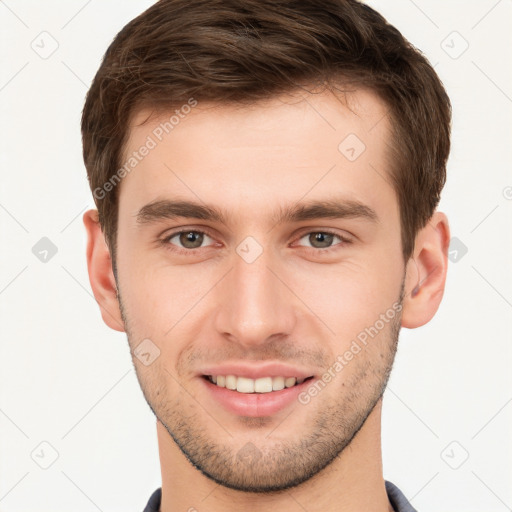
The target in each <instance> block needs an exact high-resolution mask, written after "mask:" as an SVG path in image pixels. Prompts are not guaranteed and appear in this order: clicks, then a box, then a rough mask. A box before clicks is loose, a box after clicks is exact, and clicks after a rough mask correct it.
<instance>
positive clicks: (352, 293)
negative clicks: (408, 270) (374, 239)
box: [287, 250, 402, 340]
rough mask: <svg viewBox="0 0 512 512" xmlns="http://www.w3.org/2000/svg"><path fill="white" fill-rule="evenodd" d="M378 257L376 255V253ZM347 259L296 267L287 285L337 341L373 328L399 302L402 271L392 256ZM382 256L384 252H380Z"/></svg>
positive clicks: (290, 274)
mask: <svg viewBox="0 0 512 512" xmlns="http://www.w3.org/2000/svg"><path fill="white" fill-rule="evenodd" d="M376 254H377V253H376ZM376 254H375V255H365V257H364V258H363V257H358V258H355V257H354V258H352V259H350V258H347V259H346V260H345V261H342V262H340V263H338V264H336V265H312V264H308V265H305V264H304V263H301V264H300V265H296V266H295V267H294V268H293V269H292V270H291V271H290V272H289V273H288V274H287V275H288V280H287V282H288V283H290V287H291V288H292V289H293V290H297V294H298V295H299V297H300V299H301V300H302V301H303V303H304V304H305V305H307V307H308V308H309V309H310V310H311V311H313V312H314V313H315V314H316V315H317V316H318V318H319V319H320V320H321V321H323V322H325V324H327V325H328V326H329V327H330V328H331V329H332V331H334V333H335V334H336V337H337V338H338V339H340V340H349V339H352V337H354V336H355V335H357V334H358V333H359V332H360V331H361V330H363V329H364V328H365V327H367V326H370V325H373V324H374V323H375V322H376V321H377V320H378V319H379V318H380V315H381V314H385V313H386V311H388V310H389V309H390V308H392V307H393V304H395V302H396V301H397V300H398V297H399V292H400V286H401V280H402V269H401V267H400V265H396V264H394V263H391V262H396V261H397V260H396V258H394V257H391V255H389V256H387V257H385V256H383V257H377V256H376ZM380 254H381V255H383V254H385V251H384V250H382V251H380Z"/></svg>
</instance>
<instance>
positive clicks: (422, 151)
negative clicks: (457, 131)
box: [82, 0, 451, 261]
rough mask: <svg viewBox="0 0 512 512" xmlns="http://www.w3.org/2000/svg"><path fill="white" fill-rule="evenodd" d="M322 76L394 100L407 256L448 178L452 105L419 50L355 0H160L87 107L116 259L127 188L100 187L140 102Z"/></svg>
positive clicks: (92, 177)
mask: <svg viewBox="0 0 512 512" xmlns="http://www.w3.org/2000/svg"><path fill="white" fill-rule="evenodd" d="M322 84H324V85H326V84H327V85H328V86H329V87H331V86H334V87H335V88H336V86H339V85H342V86H344V87H347V86H349V87H352V88H357V87H365V88H370V89H371V90H372V91H374V92H376V93H377V94H378V95H379V97H380V98H381V99H382V100H383V101H384V102H385V104H386V106H387V108H388V109H389V110H388V112H389V117H390V120H391V127H392V143H391V144H390V146H391V147H392V150H393V162H392V166H391V167H392V169H391V171H390V176H389V177H390V179H391V182H392V184H393V187H394V189H395V192H396V195H397V198H398V202H399V206H400V221H401V237H402V252H403V256H404V259H405V261H407V260H408V259H409V257H410V256H411V254H412V251H413V249H414V241H415V238H416V234H417V232H418V231H419V230H420V229H421V228H423V227H424V226H425V225H426V223H427V221H428V220H429V219H430V217H431V216H432V214H433V213H434V210H435V208H436V207H437V205H438V203H439V199H440V194H441V190H442V188H443V186H444V183H445V180H446V162H447V159H448V155H449V151H450V124H451V105H450V100H449V98H448V96H447V94H446V91H445V90H444V87H443V84H442V83H441V81H440V79H439V77H438V76H437V74H436V73H435V71H434V69H433V68H432V66H431V65H430V64H429V62H428V61H427V59H426V58H425V57H424V56H423V55H422V54H421V53H420V52H419V50H417V49H416V48H414V47H413V46H412V45H411V44H410V43H409V42H408V41H407V40H406V39H405V38H404V37H403V36H402V35H401V34H400V32H399V31H398V30H397V29H396V28H395V27H393V26H392V25H390V24H388V23H387V21H386V20H385V19H384V18H383V17H382V16H381V15H380V14H379V13H377V12H376V11H375V10H373V9H371V8H370V7H368V6H367V5H364V4H363V3H360V2H358V1H355V0H303V1H301V2H295V1H293V0H160V1H158V2H157V3H155V4H154V5H153V6H152V7H150V8H149V9H148V10H146V11H145V12H144V13H142V14H141V15H140V16H138V17H137V18H135V19H134V20H132V21H131V22H130V23H128V24H127V25H126V26H125V27H124V28H123V29H122V30H121V32H119V34H118V35H117V36H116V38H115V39H114V41H113V42H112V44H111V45H110V47H109V48H108V50H107V51H106V53H105V56H104V58H103V61H102V63H101V66H100V68H99V70H98V72H97V74H96V76H95V78H94V80H93V83H92V85H91V88H90V90H89V92H88V94H87V99H86V102H85V106H84V109H83V114H82V140H83V156H84V161H85V166H86V168H87V173H88V177H89V182H90V186H91V190H92V191H93V194H94V198H95V202H96V206H97V208H98V211H99V219H100V223H101V227H102V230H103V233H104V235H105V239H106V241H107V244H108V245H109V248H110V251H111V255H112V258H113V260H115V248H116V232H117V218H118V194H119V190H118V189H119V187H115V186H114V187H112V190H111V191H109V192H108V193H106V194H101V196H100V197H98V194H97V192H95V191H97V190H104V189H103V187H104V184H106V183H107V182H108V181H109V180H111V179H112V177H113V176H115V174H116V171H118V170H119V167H120V166H121V162H120V159H121V155H122V151H123V146H124V144H125V143H126V140H127V137H128V135H129V133H128V132H129V122H130V119H131V118H132V116H133V114H134V113H135V112H136V111H137V110H138V109H140V108H142V107H148V106H149V107H153V108H155V109H158V110H162V111H165V110H170V109H171V108H174V107H176V106H180V105H183V104H186V103H187V102H188V101H189V100H190V98H194V99H195V100H196V101H210V102H218V103H247V102H249V103H250V102H257V101H258V100H262V99H267V98H271V97H273V96H276V95H279V94H282V93H286V92H292V91H294V90H296V89H298V88H299V87H300V86H301V85H302V86H304V85H312V86H318V85H322ZM340 142H341V141H340ZM109 188H110V187H109Z"/></svg>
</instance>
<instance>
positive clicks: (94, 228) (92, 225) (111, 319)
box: [83, 210, 124, 332]
mask: <svg viewBox="0 0 512 512" xmlns="http://www.w3.org/2000/svg"><path fill="white" fill-rule="evenodd" d="M83 221H84V225H85V229H86V231H87V268H88V271H89V281H90V283H91V288H92V291H93V293H94V298H95V299H96V302H97V303H98V305H99V307H100V311H101V316H102V318H103V321H104V322H105V323H106V324H107V325H108V326H109V327H110V328H111V329H114V330H116V331H120V332H124V325H123V320H122V317H121V310H120V308H119V301H118V299H117V286H116V281H115V278H114V272H113V270H112V259H111V257H110V252H109V250H108V246H107V243H106V242H105V237H104V236H103V231H102V230H101V226H100V223H99V220H98V211H97V210H88V211H87V212H85V213H84V216H83Z"/></svg>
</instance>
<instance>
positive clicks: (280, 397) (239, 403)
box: [201, 377, 314, 418]
mask: <svg viewBox="0 0 512 512" xmlns="http://www.w3.org/2000/svg"><path fill="white" fill-rule="evenodd" d="M201 380H202V381H203V382H204V384H205V386H206V388H207V389H208V390H209V392H210V393H211V394H212V396H213V398H214V399H215V400H216V401H217V402H219V403H220V405H221V406H223V407H224V408H225V409H226V410H227V411H229V412H231V413H233V414H236V415H238V416H250V417H252V418H256V417H260V416H272V415H273V414H276V413H278V412H279V411H281V410H283V409H284V408H286V407H287V406H289V405H290V404H292V403H293V402H298V398H297V397H298V395H299V394H300V393H301V392H302V391H304V389H305V388H306V387H307V386H308V385H309V384H310V383H311V382H312V381H313V380H314V379H308V380H307V381H304V382H303V383H302V384H298V385H295V386H292V387H291V388H284V389H281V390H279V391H271V392H269V393H239V392H238V391H233V390H231V389H227V388H221V387H219V386H217V385H216V384H213V383H212V382H210V381H209V380H208V379H205V378H203V377H202V378H201Z"/></svg>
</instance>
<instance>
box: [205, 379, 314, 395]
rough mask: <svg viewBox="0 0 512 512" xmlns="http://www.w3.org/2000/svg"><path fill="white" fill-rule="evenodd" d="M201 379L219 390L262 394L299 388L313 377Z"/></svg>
mask: <svg viewBox="0 0 512 512" xmlns="http://www.w3.org/2000/svg"><path fill="white" fill-rule="evenodd" d="M203 378H204V379H205V380H207V381H209V382H210V383H211V384H213V385H215V386H217V387H219V388H226V389H229V390H231V391H237V392H238V393H244V394H263V393H272V392H276V391H281V390H283V389H288V388H293V387H297V386H300V385H301V384H303V383H304V382H306V381H309V380H311V379H312V378H313V376H312V375H311V376H309V377H305V378H304V377H302V378H301V377H284V376H277V377H271V376H268V377H259V378H257V379H251V378H249V377H242V376H237V375H203Z"/></svg>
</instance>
